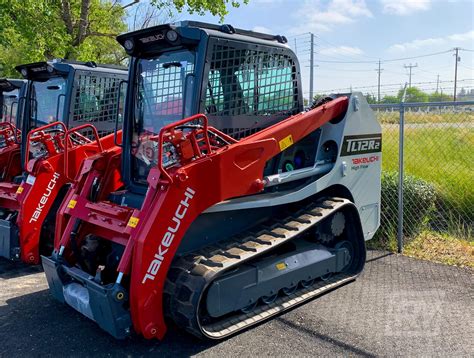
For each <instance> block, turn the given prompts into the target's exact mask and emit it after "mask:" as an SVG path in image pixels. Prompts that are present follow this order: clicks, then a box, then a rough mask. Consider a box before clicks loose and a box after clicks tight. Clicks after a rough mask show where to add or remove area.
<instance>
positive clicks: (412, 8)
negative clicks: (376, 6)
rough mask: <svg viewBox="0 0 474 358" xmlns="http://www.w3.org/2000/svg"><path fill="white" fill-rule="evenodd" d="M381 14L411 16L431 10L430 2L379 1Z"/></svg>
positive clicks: (405, 0) (423, 0)
mask: <svg viewBox="0 0 474 358" xmlns="http://www.w3.org/2000/svg"><path fill="white" fill-rule="evenodd" d="M381 2H382V5H383V12H385V13H387V14H395V15H401V16H405V15H411V14H413V13H414V12H418V11H425V10H429V9H430V8H431V0H381Z"/></svg>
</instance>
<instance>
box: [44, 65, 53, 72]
mask: <svg viewBox="0 0 474 358" xmlns="http://www.w3.org/2000/svg"><path fill="white" fill-rule="evenodd" d="M46 69H47V70H48V72H49V73H53V72H54V67H53V66H49V65H48V67H46Z"/></svg>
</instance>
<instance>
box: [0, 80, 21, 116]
mask: <svg viewBox="0 0 474 358" xmlns="http://www.w3.org/2000/svg"><path fill="white" fill-rule="evenodd" d="M26 83H27V82H26V80H20V79H8V78H0V108H1V110H0V122H10V123H12V124H13V125H16V124H17V123H16V119H17V117H18V111H19V110H20V102H22V101H23V100H24V97H25V92H26Z"/></svg>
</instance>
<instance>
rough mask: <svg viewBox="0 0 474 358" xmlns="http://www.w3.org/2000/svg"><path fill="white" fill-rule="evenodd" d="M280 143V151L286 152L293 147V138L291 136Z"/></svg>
mask: <svg viewBox="0 0 474 358" xmlns="http://www.w3.org/2000/svg"><path fill="white" fill-rule="evenodd" d="M278 143H279V144H280V150H281V151H284V150H285V149H286V148H288V147H291V146H292V145H293V136H292V135H291V134H290V135H289V136H287V137H285V138H283V139H282V140H281V141H279V142H278Z"/></svg>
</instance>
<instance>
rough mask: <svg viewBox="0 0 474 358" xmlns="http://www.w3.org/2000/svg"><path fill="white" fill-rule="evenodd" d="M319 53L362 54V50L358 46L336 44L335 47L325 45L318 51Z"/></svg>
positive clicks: (329, 54)
mask: <svg viewBox="0 0 474 358" xmlns="http://www.w3.org/2000/svg"><path fill="white" fill-rule="evenodd" d="M319 53H320V54H321V55H328V56H331V55H345V56H347V55H362V54H363V53H364V51H362V50H361V49H360V48H358V47H350V46H336V47H326V48H323V49H322V50H320V51H319Z"/></svg>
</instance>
